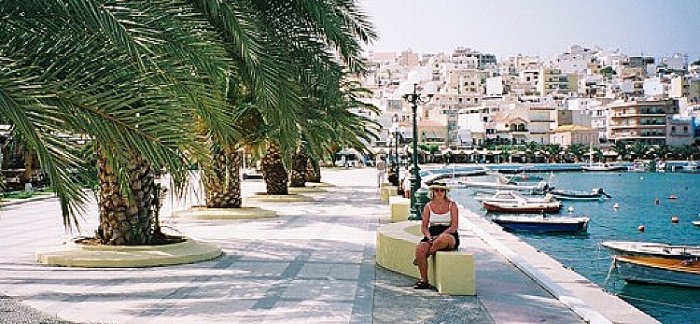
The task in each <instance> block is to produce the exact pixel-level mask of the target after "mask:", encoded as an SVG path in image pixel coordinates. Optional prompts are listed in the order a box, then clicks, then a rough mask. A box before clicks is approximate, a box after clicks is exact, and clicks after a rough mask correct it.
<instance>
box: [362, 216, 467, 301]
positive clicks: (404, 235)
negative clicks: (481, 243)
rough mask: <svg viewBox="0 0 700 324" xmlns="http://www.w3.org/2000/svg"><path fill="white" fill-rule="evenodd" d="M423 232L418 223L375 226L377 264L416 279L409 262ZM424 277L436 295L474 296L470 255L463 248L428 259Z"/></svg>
mask: <svg viewBox="0 0 700 324" xmlns="http://www.w3.org/2000/svg"><path fill="white" fill-rule="evenodd" d="M422 236H423V235H422V234H421V233H420V223H419V222H417V221H405V222H398V223H391V224H386V225H383V226H381V227H379V229H377V256H376V261H377V264H379V265H380V266H382V267H384V268H386V269H389V270H391V271H394V272H398V273H401V274H403V275H407V276H409V277H413V278H416V279H418V278H420V275H419V274H418V268H417V267H416V266H414V265H413V259H414V257H415V251H416V243H418V241H420V239H421V237H422ZM428 277H429V278H428V280H429V281H430V284H431V285H433V286H435V287H436V288H437V290H438V292H439V293H440V294H446V295H472V296H473V295H476V276H475V272H474V255H473V254H472V253H470V252H468V251H466V250H465V249H462V248H460V249H458V250H457V251H440V252H438V253H436V255H435V256H434V257H431V258H429V259H428Z"/></svg>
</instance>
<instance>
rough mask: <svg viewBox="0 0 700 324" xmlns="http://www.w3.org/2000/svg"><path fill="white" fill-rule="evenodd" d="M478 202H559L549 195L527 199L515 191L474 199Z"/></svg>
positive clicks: (501, 191)
mask: <svg viewBox="0 0 700 324" xmlns="http://www.w3.org/2000/svg"><path fill="white" fill-rule="evenodd" d="M474 199H475V200H476V201H478V202H484V201H488V202H519V201H524V202H531V203H544V202H553V201H557V200H556V199H555V198H554V196H552V195H550V194H547V195H546V196H544V197H526V196H523V195H521V194H519V193H517V192H515V191H511V190H498V191H496V193H495V194H493V195H491V196H478V197H474Z"/></svg>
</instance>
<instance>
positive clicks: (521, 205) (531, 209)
mask: <svg viewBox="0 0 700 324" xmlns="http://www.w3.org/2000/svg"><path fill="white" fill-rule="evenodd" d="M481 204H482V206H484V209H486V210H488V211H490V212H502V213H544V212H558V211H559V209H561V202H559V201H551V202H526V201H519V202H488V201H484V202H482V203H481Z"/></svg>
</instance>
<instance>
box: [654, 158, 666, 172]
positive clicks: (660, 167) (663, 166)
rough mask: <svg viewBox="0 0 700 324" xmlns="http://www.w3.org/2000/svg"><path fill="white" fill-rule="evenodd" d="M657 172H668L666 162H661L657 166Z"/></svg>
mask: <svg viewBox="0 0 700 324" xmlns="http://www.w3.org/2000/svg"><path fill="white" fill-rule="evenodd" d="M656 172H666V162H664V161H661V162H659V163H657V164H656Z"/></svg>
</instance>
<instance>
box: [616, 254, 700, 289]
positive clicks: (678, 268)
mask: <svg viewBox="0 0 700 324" xmlns="http://www.w3.org/2000/svg"><path fill="white" fill-rule="evenodd" d="M613 268H614V269H615V270H616V271H617V273H618V274H619V275H620V277H622V279H625V280H626V281H631V282H643V283H652V284H662V285H674V286H684V287H700V260H698V259H690V260H679V259H667V258H655V257H644V256H620V255H618V256H615V257H613Z"/></svg>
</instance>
